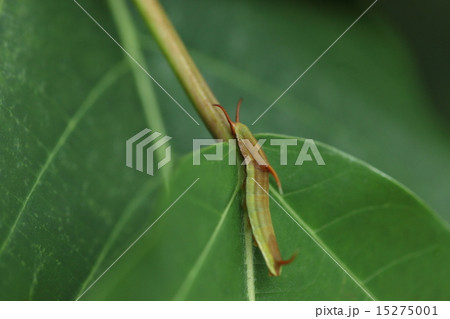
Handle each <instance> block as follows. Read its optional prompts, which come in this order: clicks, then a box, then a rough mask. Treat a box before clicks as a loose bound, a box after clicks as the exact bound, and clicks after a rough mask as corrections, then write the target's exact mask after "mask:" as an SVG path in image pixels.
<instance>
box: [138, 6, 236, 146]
mask: <svg viewBox="0 0 450 319" xmlns="http://www.w3.org/2000/svg"><path fill="white" fill-rule="evenodd" d="M134 1H135V3H136V5H137V7H138V8H139V9H140V11H141V13H142V15H143V16H144V19H145V21H146V22H147V24H148V26H149V28H150V30H151V31H152V33H153V35H154V36H155V38H156V41H157V42H158V44H159V46H160V47H161V49H162V51H163V53H164V55H165V56H166V58H167V60H168V61H169V63H170V65H171V66H172V69H173V70H174V71H175V73H176V75H177V77H178V79H179V80H180V82H181V84H182V85H183V87H184V90H185V91H186V93H187V94H188V96H189V98H190V99H191V101H192V103H193V104H194V106H195V108H196V109H197V112H198V113H199V114H200V116H201V118H202V120H203V122H204V123H205V124H206V126H207V128H208V130H209V131H210V132H211V134H212V135H213V136H214V137H215V138H220V139H230V138H232V135H231V131H230V127H229V125H228V122H227V120H226V118H225V116H224V115H223V114H222V112H221V111H220V110H219V109H218V108H217V107H214V106H212V104H218V101H217V99H216V97H215V96H214V94H213V93H212V92H211V89H210V88H209V86H208V84H206V81H205V79H204V78H203V76H202V75H201V74H200V71H199V70H198V69H197V67H196V66H195V63H194V61H193V60H192V58H191V56H190V55H189V53H188V51H187V50H186V47H185V46H184V44H183V42H182V41H181V39H180V37H179V36H178V34H177V32H176V30H175V28H174V27H173V25H172V23H171V22H170V20H169V18H168V17H167V15H166V13H165V12H164V9H163V8H162V6H161V5H160V4H159V2H158V1H157V0H134Z"/></svg>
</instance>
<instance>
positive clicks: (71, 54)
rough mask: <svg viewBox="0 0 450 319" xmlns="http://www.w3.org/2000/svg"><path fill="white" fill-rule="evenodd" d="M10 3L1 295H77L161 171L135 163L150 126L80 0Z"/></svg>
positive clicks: (4, 28) (143, 217) (141, 217)
mask: <svg viewBox="0 0 450 319" xmlns="http://www.w3.org/2000/svg"><path fill="white" fill-rule="evenodd" d="M87 9H88V10H89V12H91V13H92V14H93V15H99V14H100V15H101V14H102V12H103V11H104V9H105V8H104V6H103V5H102V4H94V3H91V5H90V6H87ZM1 10H2V11H1V20H0V24H1V25H0V33H1V35H0V38H1V39H2V41H1V43H0V46H1V47H0V55H1V58H0V61H1V62H0V83H1V84H0V137H1V141H2V146H1V155H0V189H1V192H2V195H1V196H0V299H1V300H3V299H12V300H27V299H65V300H70V299H75V298H76V297H77V296H78V294H79V293H80V290H82V289H83V287H85V283H86V281H88V282H90V281H91V276H92V273H96V271H97V270H98V267H100V266H101V265H99V264H100V263H102V262H103V259H104V258H105V255H108V254H116V253H117V252H121V251H123V250H124V249H125V248H126V247H124V246H125V245H126V244H127V243H128V242H127V240H128V238H130V236H131V235H134V233H135V231H136V230H139V229H140V225H142V224H145V223H146V221H147V220H148V215H149V212H151V211H152V203H151V202H150V203H148V202H146V201H147V198H148V196H150V194H152V191H153V190H154V189H155V187H156V186H157V185H158V182H159V179H151V180H149V179H148V178H147V175H145V174H139V173H138V172H136V171H133V170H130V169H128V168H126V167H125V162H124V161H125V153H124V150H125V144H124V143H125V141H126V139H127V138H129V137H131V136H133V135H134V134H136V133H137V132H139V131H140V130H142V128H144V127H146V126H147V123H146V122H145V121H144V116H143V114H144V112H143V109H142V107H141V102H140V100H139V99H138V98H137V97H138V92H137V91H136V90H135V89H134V84H133V83H134V78H133V77H132V76H131V72H129V67H128V62H127V61H125V60H124V58H123V56H122V53H121V52H120V51H119V50H116V48H115V47H114V46H113V45H112V43H111V41H110V40H109V39H108V38H107V37H105V35H104V34H101V33H99V32H98V27H96V26H95V24H93V23H92V21H90V20H89V18H88V17H87V16H86V15H85V14H84V13H83V12H82V11H81V10H80V9H79V8H78V7H77V6H76V5H75V3H73V2H71V1H56V2H55V1H42V2H39V3H37V2H35V1H19V2H18V1H8V2H5V3H3V7H1ZM102 24H103V25H105V27H108V28H113V24H112V21H111V19H110V18H107V19H104V20H103V21H102ZM105 48H108V50H106V51H105ZM130 84H131V85H130ZM123 119H126V120H125V121H124V120H123ZM144 202H145V205H143V203H144ZM122 242H124V244H122Z"/></svg>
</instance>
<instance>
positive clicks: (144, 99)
mask: <svg viewBox="0 0 450 319" xmlns="http://www.w3.org/2000/svg"><path fill="white" fill-rule="evenodd" d="M108 4H109V7H110V9H111V13H112V16H113V19H114V21H115V23H116V25H117V29H118V31H119V36H120V39H121V41H122V45H123V47H124V48H125V50H126V51H127V52H129V53H130V55H131V56H133V57H134V58H135V59H136V60H137V61H139V64H140V65H142V66H143V67H144V68H146V63H145V58H144V54H143V53H142V48H141V46H140V43H139V39H138V35H137V30H136V27H135V25H134V23H133V19H132V17H131V14H130V12H129V9H128V7H127V4H126V2H125V0H108ZM130 67H131V70H132V74H133V77H134V81H135V84H136V89H137V92H138V94H139V98H140V100H141V104H142V108H143V111H144V115H145V120H146V122H147V125H148V127H149V128H150V129H151V130H154V131H158V132H159V133H161V134H163V135H166V129H165V127H164V121H163V119H162V116H161V113H160V112H159V107H158V101H157V100H156V95H155V92H154V89H153V83H152V81H151V80H150V78H149V77H148V76H147V75H146V74H145V73H144V72H142V70H141V69H140V68H139V67H138V65H137V64H136V63H134V62H132V61H131V60H130ZM155 155H156V159H157V161H158V162H159V161H161V160H162V159H163V158H164V157H165V150H164V148H158V149H157V150H156V151H155ZM166 166H167V167H164V168H163V169H162V175H163V177H164V178H163V180H164V181H165V187H168V176H169V173H170V170H171V164H170V162H169V163H168V165H166Z"/></svg>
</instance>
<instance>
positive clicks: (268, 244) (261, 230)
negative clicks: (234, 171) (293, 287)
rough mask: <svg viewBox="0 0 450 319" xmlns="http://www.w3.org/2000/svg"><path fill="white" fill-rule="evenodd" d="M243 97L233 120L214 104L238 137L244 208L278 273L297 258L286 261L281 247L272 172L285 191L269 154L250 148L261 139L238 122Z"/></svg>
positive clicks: (255, 236) (274, 272)
mask: <svg viewBox="0 0 450 319" xmlns="http://www.w3.org/2000/svg"><path fill="white" fill-rule="evenodd" d="M241 103H242V99H240V100H239V102H238V105H237V109H236V121H235V122H233V121H232V120H231V118H230V116H229V115H228V113H227V111H226V110H225V108H224V107H223V106H221V105H219V104H213V106H217V107H219V108H221V109H222V111H223V113H224V114H225V116H226V118H227V121H228V123H229V124H230V129H231V132H232V134H233V136H234V137H235V139H236V140H237V143H238V146H239V150H240V153H241V155H242V157H243V158H244V163H245V172H246V178H245V182H244V183H245V184H244V188H245V207H246V209H247V212H248V218H249V220H250V226H251V228H252V233H253V239H254V242H255V244H256V245H257V247H259V249H260V250H261V253H262V255H263V257H264V260H265V262H266V265H267V268H268V269H269V274H270V275H271V276H279V275H280V274H281V266H283V265H287V264H289V263H291V262H292V261H293V260H294V259H295V254H294V255H292V257H291V258H289V259H287V260H283V259H282V258H281V253H280V249H279V247H278V242H277V239H276V236H275V230H274V228H273V225H272V218H271V216H270V207H269V174H272V175H273V177H274V178H275V181H276V183H277V185H278V189H279V191H280V193H281V192H282V188H281V182H280V179H279V177H278V175H277V173H276V172H275V170H274V169H273V168H272V166H270V164H269V161H268V159H267V156H266V154H265V153H264V151H263V149H262V148H259V149H258V151H257V153H254V152H253V153H252V152H251V151H250V150H249V148H253V149H255V148H254V147H255V146H256V147H257V146H258V141H257V140H256V138H255V137H254V136H253V134H252V133H251V131H250V129H249V128H248V127H247V126H246V125H244V124H242V123H241V122H240V121H239V110H240V106H241ZM249 144H251V145H249Z"/></svg>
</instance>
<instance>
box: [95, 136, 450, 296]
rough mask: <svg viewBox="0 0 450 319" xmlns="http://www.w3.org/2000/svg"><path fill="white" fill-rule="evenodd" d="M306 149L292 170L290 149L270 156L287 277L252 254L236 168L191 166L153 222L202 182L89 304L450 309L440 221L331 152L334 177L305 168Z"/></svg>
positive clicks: (371, 172) (373, 173) (378, 176)
mask: <svg viewBox="0 0 450 319" xmlns="http://www.w3.org/2000/svg"><path fill="white" fill-rule="evenodd" d="M259 137H260V138H265V139H268V140H269V139H273V138H278V139H279V138H286V137H285V136H279V135H261V136H259ZM303 143H304V139H298V142H297V146H290V147H289V149H288V165H286V166H282V165H279V156H280V155H279V154H280V150H279V146H270V145H268V142H267V146H265V147H264V149H265V151H266V153H267V155H268V157H269V161H270V162H271V164H272V166H273V167H274V168H275V170H276V171H277V172H278V175H279V177H280V179H281V181H282V184H283V189H284V195H280V194H278V193H277V192H276V191H275V188H272V187H271V190H270V193H271V196H272V199H271V204H270V208H271V212H272V218H273V223H274V227H275V231H276V234H277V237H278V242H279V244H280V249H281V252H282V254H283V256H284V257H285V258H286V257H289V255H290V254H291V253H292V252H293V251H295V250H296V249H298V251H299V254H298V257H297V259H296V260H295V261H294V262H293V263H292V264H290V265H288V266H285V267H283V272H282V274H281V276H280V277H270V276H269V275H268V270H267V267H266V265H265V263H264V260H263V258H262V256H261V254H260V252H259V251H258V249H257V248H253V247H251V246H250V251H246V247H247V246H246V245H245V244H244V241H245V240H244V236H243V232H244V227H243V221H244V220H245V219H244V218H243V215H242V211H241V209H240V203H241V200H242V198H241V197H242V195H241V194H240V182H239V181H238V179H237V177H236V176H237V175H238V174H237V172H238V171H237V166H229V165H228V158H225V160H223V161H217V162H213V161H206V160H205V159H204V158H202V163H201V165H200V166H193V164H192V161H193V159H192V156H188V157H186V158H184V159H183V160H182V161H181V162H180V163H179V165H178V166H177V169H176V174H175V175H174V177H173V179H172V180H171V182H170V186H171V189H172V191H171V192H170V194H169V195H168V197H167V200H165V201H164V203H163V204H162V206H160V210H159V213H158V214H156V215H155V216H154V218H157V217H158V216H159V215H160V214H161V212H162V211H164V210H165V209H166V208H167V207H169V205H170V204H171V203H172V202H173V200H174V199H175V198H177V197H178V196H179V195H180V194H181V193H182V192H183V191H184V190H185V189H186V188H187V187H188V186H189V185H190V184H191V183H193V182H194V181H195V180H196V179H197V178H199V180H198V182H197V183H195V184H194V186H193V187H192V188H191V189H189V191H188V192H187V193H186V195H185V196H183V197H182V198H181V199H180V200H179V201H178V202H177V203H175V204H174V205H173V206H172V207H171V208H170V209H169V211H167V213H166V214H165V215H164V216H163V217H162V218H161V220H160V221H158V223H157V224H155V225H154V226H153V227H152V228H151V230H150V231H149V233H148V234H147V235H146V236H145V237H143V238H142V239H141V241H140V242H139V243H138V244H136V246H135V247H133V250H131V251H129V253H128V255H127V257H126V259H125V258H124V259H123V260H121V261H119V262H118V263H117V264H116V265H115V267H114V268H113V269H111V270H110V272H109V273H108V274H106V275H105V277H104V278H103V279H102V280H103V282H99V283H98V284H97V285H96V286H95V287H93V288H92V290H91V291H90V292H88V294H87V298H88V299H97V298H98V299H103V298H106V299H113V300H115V299H151V300H152V299H158V300H159V299H188V300H222V299H226V300H246V299H252V295H253V294H254V296H255V297H256V300H348V299H351V300H371V299H381V300H447V299H448V298H449V297H450V295H449V291H448V287H447V282H448V281H449V280H450V273H449V271H448V267H447V263H448V260H449V258H450V248H449V247H450V233H449V231H448V229H447V228H446V227H445V225H443V223H442V221H441V220H440V219H439V218H438V217H437V215H436V214H435V213H433V212H431V211H430V210H429V208H428V207H426V206H425V205H424V204H423V202H422V201H421V200H419V199H418V198H417V197H416V196H415V195H414V194H412V193H411V192H410V191H409V190H408V189H406V188H405V187H403V186H402V185H400V184H398V183H397V182H396V181H394V180H393V179H392V178H390V177H388V176H386V175H385V174H383V173H381V172H380V171H378V170H376V169H375V168H373V167H371V166H369V165H367V164H365V163H363V162H361V161H359V160H357V159H355V158H353V157H351V156H349V155H347V154H344V153H342V152H340V151H338V150H336V149H334V148H331V147H329V146H326V145H324V144H317V145H318V149H319V152H320V154H321V155H322V157H323V160H324V161H325V164H326V165H324V166H321V165H317V164H316V162H315V161H306V162H304V163H303V165H301V166H295V165H294V163H295V161H296V159H297V156H298V155H299V152H300V149H301V147H302V145H303ZM227 150H228V148H227V147H225V150H224V152H225V154H227ZM214 153H215V149H214V148H212V147H210V148H207V149H204V150H203V151H202V154H214ZM310 153H311V152H309V153H308V154H310ZM355 181H356V182H355ZM247 249H248V247H247ZM248 254H251V255H253V254H254V255H255V256H254V258H252V257H251V258H247V255H248ZM246 262H247V263H248V262H250V263H252V265H253V268H254V272H253V273H251V272H250V273H249V272H248V271H247V265H246ZM250 268H252V267H250ZM143 278H145V280H142V279H143Z"/></svg>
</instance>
